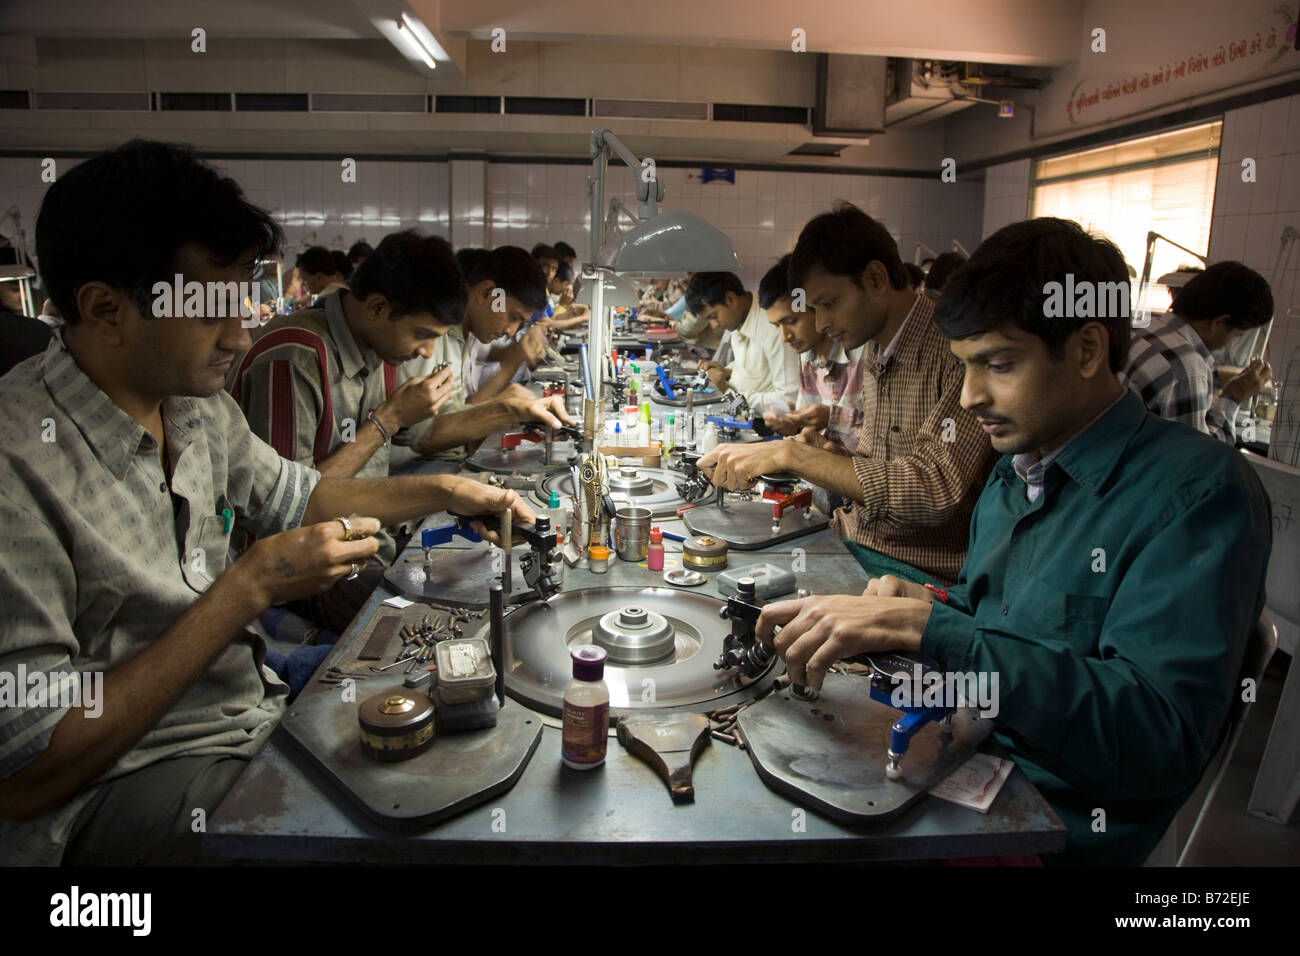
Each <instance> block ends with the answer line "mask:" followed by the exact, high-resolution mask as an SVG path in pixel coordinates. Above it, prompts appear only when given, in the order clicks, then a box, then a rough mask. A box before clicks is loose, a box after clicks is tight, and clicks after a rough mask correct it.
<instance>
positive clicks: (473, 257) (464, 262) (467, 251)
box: [456, 246, 488, 276]
mask: <svg viewBox="0 0 1300 956" xmlns="http://www.w3.org/2000/svg"><path fill="white" fill-rule="evenodd" d="M487 254H488V251H487V250H486V249H483V248H481V247H479V246H464V247H463V248H460V249H457V250H456V262H457V264H458V265H459V266H460V271H461V274H462V275H465V276H468V275H469V274H470V273H471V272H473V271H474V267H475V266H477V265H478V264H479V263H480V262H482V261H483V259H484V258H485V257H486V256H487Z"/></svg>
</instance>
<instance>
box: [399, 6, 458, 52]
mask: <svg viewBox="0 0 1300 956" xmlns="http://www.w3.org/2000/svg"><path fill="white" fill-rule="evenodd" d="M402 24H403V25H404V26H405V27H406V29H407V30H409V31H410V34H411V36H413V37H415V41H416V42H417V43H419V44H420V46H421V47H422V48H423V49H424V50H425V52H427V53H428V54H429V56H430V57H431V58H433V59H435V60H443V61H447V60H450V59H451V57H449V56H447V51H446V50H444V49H443V48H442V44H440V43H439V42H438V40H437V38H435V37H434V35H433V34H432V33H431V32H430V31H429V28H428V27H426V26H425V25H424V24H423V23H422V22H421V21H420V20H417V19H415V17H412V16H411V15H410V14H407V13H403V14H402Z"/></svg>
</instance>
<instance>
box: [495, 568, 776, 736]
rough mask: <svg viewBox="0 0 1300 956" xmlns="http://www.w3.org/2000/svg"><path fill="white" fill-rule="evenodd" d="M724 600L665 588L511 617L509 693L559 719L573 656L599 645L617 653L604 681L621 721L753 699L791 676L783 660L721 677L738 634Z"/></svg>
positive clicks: (594, 593) (572, 600)
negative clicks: (726, 616)
mask: <svg viewBox="0 0 1300 956" xmlns="http://www.w3.org/2000/svg"><path fill="white" fill-rule="evenodd" d="M724 607H726V605H725V603H724V602H722V601H720V600H718V599H717V598H715V597H711V596H710V595H707V594H701V593H699V592H692V591H681V590H678V589H676V588H667V587H662V586H661V587H640V588H637V587H613V588H588V589H585V590H582V591H563V592H561V593H559V594H557V595H555V596H554V597H553V598H551V599H550V600H549V601H545V602H543V601H534V602H533V603H531V604H526V605H524V606H522V607H520V608H518V609H517V610H514V611H512V612H511V613H510V614H509V615H507V616H506V619H505V625H506V655H505V661H504V667H503V670H504V671H505V675H506V693H508V694H509V695H510V696H511V697H513V698H514V699H515V700H517V701H519V702H520V703H522V704H524V705H525V706H527V707H530V708H532V709H534V710H538V711H541V712H542V713H544V714H549V715H551V716H557V715H559V713H560V711H561V709H562V707H563V695H564V686H565V684H566V683H567V682H568V680H569V674H570V672H571V669H572V660H571V659H570V656H569V653H570V651H571V650H572V649H573V648H574V647H577V646H579V645H582V644H595V645H596V646H598V647H601V648H604V650H605V651H606V653H607V654H608V655H609V658H608V661H607V662H606V664H605V684H606V686H607V687H608V688H609V706H610V715H611V717H613V718H615V719H619V718H622V717H624V716H627V715H629V714H634V713H646V712H682V713H700V712H702V711H705V710H712V709H713V708H715V707H722V706H725V705H727V704H730V703H739V702H740V701H742V700H748V699H749V698H750V697H753V696H754V695H755V694H757V693H759V692H760V691H762V690H763V689H765V688H766V687H767V686H769V685H770V684H771V682H772V681H773V680H774V679H775V678H776V677H777V676H778V675H779V674H780V673H781V672H782V671H783V668H782V666H781V665H780V664H779V662H778V661H776V660H773V661H772V662H771V663H770V664H769V666H768V667H767V668H766V669H765V670H763V671H762V673H760V674H757V675H756V676H755V677H753V678H750V677H746V676H745V675H744V674H742V673H741V671H740V670H739V668H731V669H728V670H721V671H720V670H718V669H716V668H715V667H714V666H713V665H714V663H715V662H716V661H717V660H718V658H719V656H720V655H721V653H722V649H723V642H724V640H725V638H726V636H727V634H728V632H729V630H730V628H729V625H727V624H726V623H725V622H724V621H723V620H722V619H721V618H720V617H719V611H721V610H722V609H723V608H724Z"/></svg>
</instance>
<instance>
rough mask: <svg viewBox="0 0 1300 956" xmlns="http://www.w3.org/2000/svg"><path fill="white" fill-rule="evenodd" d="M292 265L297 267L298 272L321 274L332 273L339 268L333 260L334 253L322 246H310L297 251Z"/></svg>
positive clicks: (327, 274) (328, 274)
mask: <svg viewBox="0 0 1300 956" xmlns="http://www.w3.org/2000/svg"><path fill="white" fill-rule="evenodd" d="M294 265H296V266H297V267H298V271H299V272H310V273H312V274H313V275H321V276H330V275H333V274H334V273H335V272H337V271H338V268H339V264H338V263H337V262H335V261H334V253H332V252H330V251H329V250H328V249H326V248H325V247H324V246H310V247H309V248H307V249H305V250H304V251H302V252H300V253H298V258H297V259H296V260H294Z"/></svg>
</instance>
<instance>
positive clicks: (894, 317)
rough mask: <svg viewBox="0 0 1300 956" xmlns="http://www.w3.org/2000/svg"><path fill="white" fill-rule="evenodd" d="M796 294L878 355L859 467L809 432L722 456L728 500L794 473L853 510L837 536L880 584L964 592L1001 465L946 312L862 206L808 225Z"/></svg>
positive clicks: (797, 260) (842, 513) (869, 372)
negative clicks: (975, 515) (921, 288)
mask: <svg viewBox="0 0 1300 956" xmlns="http://www.w3.org/2000/svg"><path fill="white" fill-rule="evenodd" d="M790 286H791V289H792V290H794V291H798V290H800V289H802V290H803V292H804V295H805V299H806V302H807V304H808V306H810V307H812V308H813V309H815V310H816V313H817V328H818V329H819V330H822V331H825V332H826V333H827V334H828V335H829V336H830V338H831V339H832V340H833V341H835V342H836V343H838V344H839V345H841V346H842V347H843V348H844V349H846V350H849V351H851V350H853V349H856V348H858V347H859V346H863V345H865V346H866V347H867V349H866V352H865V354H864V355H863V358H862V361H863V379H862V395H861V403H862V410H863V419H862V421H863V424H862V438H861V440H860V442H859V444H858V448H857V450H856V452H854V453H853V454H851V455H850V454H846V453H845V452H844V451H843V449H839V448H838V447H837V446H835V445H834V444H833V443H831V442H828V441H826V440H825V439H824V438H822V437H821V436H819V435H818V434H817V433H816V432H815V430H811V429H806V430H805V431H804V432H803V433H802V434H801V435H800V436H799V437H798V438H796V439H792V440H787V441H774V442H764V443H760V444H749V445H720V446H718V448H716V449H714V450H713V451H712V452H710V453H709V454H708V455H706V456H704V458H702V459H701V460H700V467H701V468H703V469H704V470H705V471H706V472H708V473H710V474H711V476H712V478H713V483H714V484H715V485H717V486H718V487H720V488H728V489H741V488H745V487H748V486H749V485H750V484H752V483H753V481H754V480H755V479H756V478H757V477H758V476H759V475H763V474H768V473H771V472H780V471H790V472H794V473H796V474H798V475H799V476H800V477H801V478H803V479H805V480H807V481H809V482H811V483H812V484H815V485H820V486H821V487H824V488H826V489H827V490H829V491H832V492H834V493H837V494H839V495H842V496H843V497H844V499H845V501H846V502H848V504H847V505H846V506H845V507H843V508H841V509H839V510H838V511H836V513H835V526H836V528H837V530H838V531H839V533H840V534H841V535H842V536H843V537H844V538H845V539H847V543H848V546H849V550H850V551H852V552H853V555H854V557H856V558H857V559H858V562H859V563H860V564H861V565H862V566H863V568H865V569H866V570H867V572H868V573H870V574H872V575H882V574H893V575H896V576H898V577H902V578H905V579H907V580H911V581H916V582H917V583H922V584H924V583H928V582H930V581H936V580H937V581H938V582H939V583H948V582H951V581H954V580H956V577H957V572H958V571H959V570H960V568H961V564H962V561H963V560H964V559H965V556H966V543H967V537H968V531H969V523H970V515H971V510H972V509H973V508H974V506H975V500H976V499H977V498H978V497H979V495H980V492H981V490H982V489H983V487H984V483H985V479H986V478H987V477H988V474H989V472H990V471H991V470H992V468H993V463H994V460H995V458H996V456H995V454H994V453H993V451H992V449H991V448H990V447H989V444H988V440H987V438H986V437H985V435H984V433H983V431H982V430H981V429H980V427H979V424H978V423H977V422H976V421H975V419H974V418H973V417H972V416H971V415H970V413H969V412H967V411H965V410H964V409H962V407H961V402H960V399H961V388H962V376H963V372H962V364H961V363H960V362H959V361H957V359H956V358H955V357H954V356H953V354H952V351H951V349H950V348H949V345H948V341H947V339H945V338H944V337H943V336H942V335H941V334H940V333H939V331H938V330H937V329H936V328H935V327H934V325H933V322H932V315H933V311H934V305H933V303H932V302H931V301H930V300H929V299H928V298H926V297H925V296H924V295H918V294H917V293H916V292H915V291H914V290H912V289H910V288H908V284H907V274H906V273H905V272H904V271H903V263H902V260H901V259H900V258H899V255H898V245H897V244H896V243H895V242H894V240H893V237H892V236H890V235H889V233H888V232H887V231H886V230H885V227H884V226H883V225H881V224H880V223H879V222H876V221H875V220H874V219H872V218H871V217H869V216H868V215H866V213H864V212H862V210H860V209H858V208H857V207H856V206H853V205H851V204H849V203H840V204H838V205H837V206H836V208H835V209H834V211H832V212H827V213H823V214H822V215H820V216H817V217H816V218H815V219H813V220H811V221H810V222H809V223H808V224H807V225H806V226H804V228H803V232H802V233H800V235H799V242H798V245H796V247H795V250H794V253H793V254H792V256H791V260H790Z"/></svg>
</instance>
